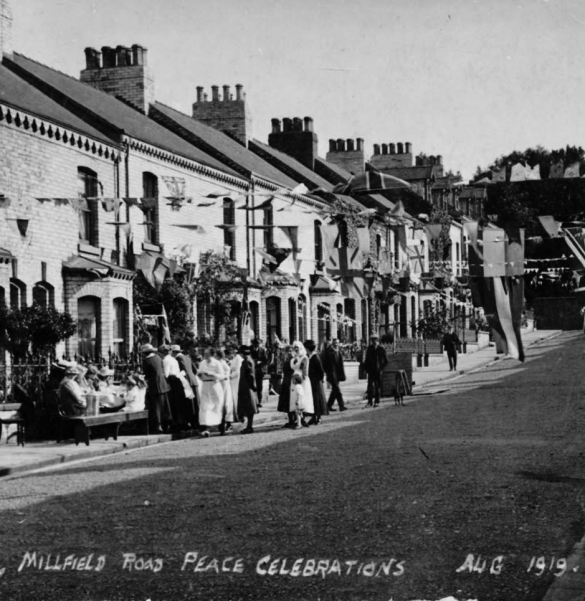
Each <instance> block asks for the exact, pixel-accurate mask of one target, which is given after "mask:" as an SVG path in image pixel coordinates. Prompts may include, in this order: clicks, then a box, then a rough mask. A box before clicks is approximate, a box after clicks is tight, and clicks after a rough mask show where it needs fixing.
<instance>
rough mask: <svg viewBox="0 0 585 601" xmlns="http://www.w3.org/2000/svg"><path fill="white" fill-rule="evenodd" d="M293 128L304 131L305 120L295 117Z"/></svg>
mask: <svg viewBox="0 0 585 601" xmlns="http://www.w3.org/2000/svg"><path fill="white" fill-rule="evenodd" d="M293 130H294V131H303V120H302V119H301V118H300V117H293Z"/></svg>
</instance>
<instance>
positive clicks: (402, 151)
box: [396, 142, 404, 154]
mask: <svg viewBox="0 0 585 601" xmlns="http://www.w3.org/2000/svg"><path fill="white" fill-rule="evenodd" d="M396 146H397V149H396V150H397V152H398V154H404V145H403V144H402V142H398V144H397V145H396Z"/></svg>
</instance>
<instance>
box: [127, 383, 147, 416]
mask: <svg viewBox="0 0 585 601" xmlns="http://www.w3.org/2000/svg"><path fill="white" fill-rule="evenodd" d="M122 386H123V387H124V388H125V390H124V392H123V393H122V394H121V396H122V398H123V399H124V401H125V402H126V404H125V405H124V408H123V409H122V411H144V409H145V398H146V382H145V380H144V376H141V375H140V374H128V375H127V376H126V378H125V379H124V381H123V382H122Z"/></svg>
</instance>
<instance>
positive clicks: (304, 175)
mask: <svg viewBox="0 0 585 601" xmlns="http://www.w3.org/2000/svg"><path fill="white" fill-rule="evenodd" d="M248 146H249V148H250V150H251V151H252V152H255V153H256V154H257V155H258V156H261V157H262V158H263V159H264V160H266V161H268V162H269V163H270V164H271V165H273V166H274V167H276V168H277V169H279V170H281V171H283V172H284V173H286V175H288V176H289V177H291V178H293V179H295V180H297V181H298V182H300V183H303V184H305V186H307V188H309V190H312V189H314V188H323V189H324V190H331V189H332V188H333V186H332V185H331V184H330V183H329V182H328V181H327V180H326V179H324V178H322V177H321V176H320V175H317V174H316V173H315V172H314V171H311V170H310V169H309V168H308V167H305V166H304V165H303V164H302V163H300V162H299V161H297V160H296V159H294V158H293V157H291V156H290V155H288V154H285V153H284V152H280V150H276V149H275V148H272V147H271V146H268V145H267V144H263V143H262V142H260V141H259V140H250V142H249V145H248Z"/></svg>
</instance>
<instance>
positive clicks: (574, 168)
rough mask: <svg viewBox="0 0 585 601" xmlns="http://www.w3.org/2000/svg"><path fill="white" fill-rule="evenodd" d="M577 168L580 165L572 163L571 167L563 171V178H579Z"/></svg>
mask: <svg viewBox="0 0 585 601" xmlns="http://www.w3.org/2000/svg"><path fill="white" fill-rule="evenodd" d="M579 168H580V165H579V163H578V162H577V163H573V164H572V165H569V166H568V167H567V168H566V169H565V177H566V178H570V177H579Z"/></svg>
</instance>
